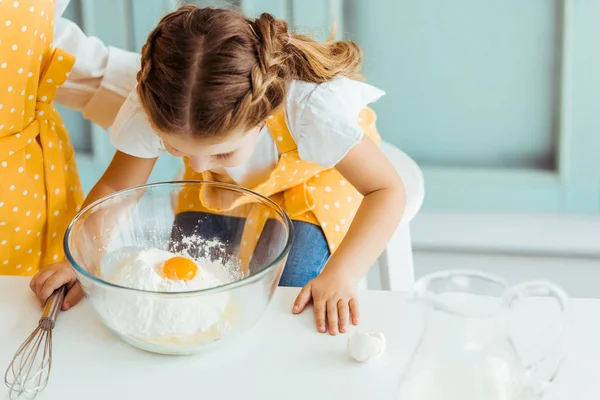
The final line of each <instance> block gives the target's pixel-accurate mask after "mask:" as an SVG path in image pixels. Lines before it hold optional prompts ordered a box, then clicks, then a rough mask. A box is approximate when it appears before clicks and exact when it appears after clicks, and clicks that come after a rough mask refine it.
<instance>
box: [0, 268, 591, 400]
mask: <svg viewBox="0 0 600 400" xmlns="http://www.w3.org/2000/svg"><path fill="white" fill-rule="evenodd" d="M295 294H296V290H293V289H278V290H277V293H276V295H275V297H274V299H273V302H272V304H271V306H270V308H269V310H268V312H267V313H266V315H265V316H264V318H263V319H262V320H261V321H260V322H259V323H258V324H257V325H256V326H255V327H254V328H253V329H252V330H251V331H249V332H248V333H247V334H246V335H243V336H242V337H240V338H238V339H237V340H235V341H232V342H230V343H229V345H228V346H224V347H222V348H218V349H215V350H213V351H211V352H207V353H204V354H200V355H196V356H188V357H174V356H158V355H154V354H150V353H145V352H142V351H140V350H137V349H135V348H132V347H130V346H128V345H127V344H125V343H123V342H121V341H120V340H119V339H118V338H117V337H116V336H114V335H113V334H112V333H111V332H109V331H108V330H107V329H106V328H104V326H103V325H102V324H101V323H100V322H99V320H98V319H96V317H95V315H94V314H93V312H92V310H91V309H90V307H89V306H88V304H87V303H86V302H83V303H82V304H79V305H78V306H77V307H75V308H74V309H72V310H71V311H69V312H66V313H62V314H61V315H60V316H59V320H58V323H57V327H56V329H55V336H54V337H55V342H54V359H53V369H52V375H51V378H50V383H49V385H48V387H47V389H46V391H45V392H43V393H42V394H41V395H40V396H39V399H41V400H71V399H73V400H79V399H81V398H85V399H87V400H96V399H97V400H106V399H108V398H109V397H114V398H117V399H146V400H153V399H157V400H159V399H160V400H165V399H191V398H194V399H237V398H245V399H255V398H256V399H258V398H260V399H277V400H281V399H299V400H307V399H310V400H312V399H344V400H354V399H357V400H358V399H377V400H385V399H395V395H396V393H397V388H398V384H399V374H400V372H401V370H402V367H403V365H404V364H405V362H406V360H407V359H408V356H409V354H410V351H411V349H412V346H413V343H414V342H415V340H416V338H417V337H418V335H419V326H418V325H419V324H420V322H419V318H418V315H419V314H420V312H418V310H417V309H416V308H414V307H408V306H407V305H406V304H405V302H404V300H403V295H402V294H401V293H398V292H365V293H363V294H362V295H361V306H362V324H361V326H362V327H364V328H373V329H378V330H380V331H382V332H383V333H384V334H385V335H386V337H387V339H388V348H387V351H386V353H385V354H384V355H383V356H382V357H381V358H379V359H378V360H376V361H374V362H372V363H369V364H359V363H355V362H353V361H351V360H350V359H349V358H348V356H347V355H346V341H347V336H346V335H342V336H338V337H331V336H329V335H324V334H319V333H317V332H316V331H315V329H314V326H313V320H312V311H311V310H308V311H309V312H306V313H304V314H303V315H301V316H293V315H292V314H291V313H290V312H289V310H290V308H291V305H292V302H293V299H294V295H295ZM572 306H573V328H572V333H571V335H572V337H573V338H574V340H573V341H572V345H571V348H570V351H569V358H568V362H567V364H566V365H565V367H564V368H563V371H562V372H561V374H560V375H559V378H558V379H557V381H556V383H555V384H554V386H552V387H551V388H550V390H549V392H548V395H547V396H546V399H548V400H567V399H573V400H580V399H586V398H587V399H592V398H594V399H597V398H599V397H600V379H599V378H598V376H599V375H598V369H597V365H598V364H597V361H598V360H599V359H600V322H599V321H600V300H590V299H574V300H573V301H572ZM39 313H40V308H39V305H38V304H37V302H36V301H35V299H34V298H33V294H32V293H31V292H30V290H29V288H28V278H15V277H0V344H1V345H0V367H1V370H2V374H3V373H4V369H5V368H6V367H5V366H6V365H7V364H8V362H9V360H10V359H11V358H12V355H13V353H14V351H15V350H16V348H17V347H18V346H19V344H20V343H21V342H22V341H23V339H24V338H25V337H26V336H27V335H28V334H29V332H30V331H31V330H32V329H33V328H34V327H35V325H36V323H37V319H38V318H39ZM6 392H7V390H6V389H5V388H4V387H3V386H2V388H1V389H0V399H4V398H5V396H6V394H5V393H6ZM242 396H243V397H242Z"/></svg>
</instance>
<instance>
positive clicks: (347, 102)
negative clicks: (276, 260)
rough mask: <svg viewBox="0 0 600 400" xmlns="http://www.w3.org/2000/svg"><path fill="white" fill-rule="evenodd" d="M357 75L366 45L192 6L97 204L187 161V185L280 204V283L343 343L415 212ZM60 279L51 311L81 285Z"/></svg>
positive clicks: (164, 41) (180, 15)
mask: <svg viewBox="0 0 600 400" xmlns="http://www.w3.org/2000/svg"><path fill="white" fill-rule="evenodd" d="M360 64H361V53H360V49H359V48H358V47H357V46H356V44H354V43H352V42H348V43H346V42H333V41H329V42H325V43H317V42H315V41H313V40H311V39H309V38H308V37H306V36H303V35H298V34H295V33H293V32H288V26H287V23H286V22H284V21H281V20H276V19H274V18H273V17H272V16H271V15H268V14H263V15H261V16H260V17H259V18H257V19H248V18H245V17H244V16H242V15H241V14H239V13H237V12H234V11H229V10H220V9H211V8H199V7H196V6H192V5H186V6H183V7H181V8H180V9H179V10H177V11H175V12H172V13H170V14H168V15H167V16H165V17H164V18H163V19H162V21H161V22H160V23H159V24H158V26H157V27H156V28H155V29H154V31H153V32H152V33H151V34H150V36H149V37H148V41H147V42H146V44H145V46H144V47H143V49H142V68H141V71H140V72H139V74H138V86H137V90H136V91H134V92H132V93H131V94H130V97H129V98H128V100H127V101H126V103H125V105H124V106H123V108H122V109H121V111H120V113H119V115H118V116H117V119H116V121H115V125H114V126H113V129H112V132H111V140H112V142H113V144H114V145H115V146H116V147H117V149H118V152H117V154H116V155H115V158H114V159H113V161H112V163H111V165H110V166H109V167H108V170H107V171H106V173H105V174H104V176H103V177H102V179H101V180H100V181H99V182H98V184H97V185H96V186H95V188H94V189H93V191H92V192H91V193H90V196H89V198H88V199H87V202H88V203H89V202H91V201H92V200H95V199H98V198H99V197H101V196H104V195H108V194H110V193H113V192H115V191H118V190H122V189H126V188H129V187H131V186H135V185H139V184H143V183H145V182H146V180H147V179H148V176H149V174H150V172H151V170H152V168H153V166H154V163H155V161H156V158H157V157H158V156H159V155H161V154H162V153H164V152H165V151H166V152H169V153H171V154H172V155H174V156H177V157H183V158H184V159H185V161H186V170H185V174H184V179H185V180H198V179H204V180H217V181H225V182H234V183H237V184H240V185H242V186H245V187H247V188H250V189H252V190H255V191H257V192H259V193H261V194H264V195H266V196H269V197H271V198H272V199H275V200H276V201H277V202H278V203H279V204H281V205H282V206H283V207H284V209H285V210H286V211H287V212H288V214H289V215H290V217H291V218H292V219H293V222H294V230H295V239H294V242H293V245H292V250H291V253H290V255H289V257H288V261H287V264H286V267H285V270H284V272H283V276H282V278H281V284H282V285H288V286H303V289H302V291H301V292H300V294H299V295H298V297H297V299H296V302H295V304H294V306H293V312H294V313H300V312H302V311H303V309H304V308H305V307H306V305H307V304H308V303H309V302H310V300H312V302H313V305H314V314H315V321H316V325H317V329H318V330H319V332H327V330H329V332H330V333H331V334H332V335H335V334H337V333H338V332H346V331H347V329H348V324H349V323H350V322H352V323H353V324H358V322H359V309H358V303H357V300H356V288H357V284H358V282H359V281H360V280H361V278H362V277H363V276H364V275H365V274H366V272H367V271H368V269H369V267H370V266H371V265H372V264H373V262H374V261H375V260H376V258H377V257H378V255H379V254H380V252H381V251H382V250H383V249H384V247H385V245H386V243H387V241H388V240H389V238H390V237H391V235H392V234H393V232H394V230H395V229H396V227H397V225H398V223H399V221H400V218H401V216H402V213H403V210H404V204H405V198H404V196H405V195H404V188H403V185H402V182H401V180H400V178H399V177H398V175H397V174H396V171H395V170H394V168H393V167H392V166H391V165H390V163H389V162H388V161H387V159H386V158H385V156H384V155H383V154H382V152H381V151H380V149H379V148H378V146H377V145H376V141H377V140H378V139H379V138H378V135H377V132H376V131H375V128H374V123H375V116H374V113H373V112H372V111H371V110H370V109H368V108H366V106H367V104H368V103H370V102H373V101H375V100H377V99H378V98H379V97H380V96H381V95H383V92H382V91H380V90H378V89H376V88H374V87H372V86H369V85H367V84H364V83H361V82H359V81H358V80H356V79H358V78H360V73H359V67H360ZM365 133H366V134H365ZM274 171H276V172H275V173H273V172H274ZM363 196H364V197H363ZM282 199H283V200H282ZM361 200H362V202H361ZM180 217H182V218H183V217H185V214H183V215H178V218H180ZM177 223H178V221H177V220H176V224H177ZM179 223H184V222H183V221H181V220H180V221H179ZM53 272H54V282H52V284H47V285H46V290H45V291H44V290H41V289H39V288H41V287H43V286H44V282H45V279H44V277H39V278H38V279H36V282H35V283H34V285H33V286H34V291H36V293H37V294H38V296H39V297H40V298H41V299H42V300H43V299H44V298H46V297H47V296H48V295H49V294H50V293H51V289H52V290H53V289H55V288H56V287H58V286H60V285H61V284H64V283H67V282H73V280H74V275H73V272H72V271H71V270H70V268H68V266H65V265H63V266H57V267H56V269H55V270H54V271H53Z"/></svg>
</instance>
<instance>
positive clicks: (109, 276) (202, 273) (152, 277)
mask: <svg viewBox="0 0 600 400" xmlns="http://www.w3.org/2000/svg"><path fill="white" fill-rule="evenodd" d="M169 263H170V264H169ZM222 270H223V268H222V265H220V263H219V262H215V263H211V262H210V261H207V260H192V259H191V258H189V257H185V256H180V255H176V254H174V253H171V252H169V251H166V250H160V249H156V248H146V249H139V248H126V249H121V250H120V251H119V252H118V253H116V254H112V255H109V256H107V257H106V259H105V260H104V261H103V265H102V271H103V278H104V279H105V280H106V281H107V282H111V283H113V284H116V285H119V286H125V287H129V288H133V289H141V290H149V291H156V292H165V293H168V292H190V291H197V290H202V289H208V288H211V287H215V286H220V285H223V284H226V283H228V282H229V281H230V280H229V279H227V274H219V271H222ZM178 274H179V275H178ZM180 275H182V276H184V279H179V278H178V277H179V276H180ZM219 275H220V276H219ZM174 277H175V279H173V278H174ZM170 278H171V279H170ZM231 303H232V301H231V296H230V294H229V293H226V292H219V293H214V294H206V295H202V294H185V293H182V294H161V293H157V294H153V293H147V292H137V291H125V290H118V289H114V290H110V291H107V292H106V293H105V296H104V299H103V301H102V302H101V303H100V304H98V305H97V306H98V307H97V309H98V312H99V314H100V315H101V317H102V318H103V319H104V320H105V322H106V323H107V325H108V326H109V327H111V329H113V330H115V331H117V332H118V333H120V334H124V335H131V336H135V337H138V338H144V339H146V340H148V339H155V340H154V341H157V342H158V341H161V340H162V339H161V338H163V339H168V340H171V341H173V340H174V341H177V342H187V341H190V340H195V339H199V338H203V337H204V338H206V339H210V338H212V339H214V336H215V335H216V336H217V337H218V336H220V334H219V332H221V331H224V330H228V326H229V322H230V319H231V318H230V317H231V312H230V309H231ZM228 310H229V311H228ZM209 332H212V333H211V334H210V335H208V336H210V337H207V333H209Z"/></svg>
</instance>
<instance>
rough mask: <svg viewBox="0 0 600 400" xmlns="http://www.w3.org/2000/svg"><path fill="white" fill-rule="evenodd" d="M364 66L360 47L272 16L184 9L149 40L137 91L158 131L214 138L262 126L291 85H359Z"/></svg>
mask: <svg viewBox="0 0 600 400" xmlns="http://www.w3.org/2000/svg"><path fill="white" fill-rule="evenodd" d="M360 64H361V51H360V48H359V47H358V46H357V45H356V44H355V43H353V42H341V41H327V42H323V43H318V42H316V41H314V40H312V39H310V38H309V37H307V36H304V35H298V34H295V33H292V32H289V31H288V24H287V23H286V22H285V21H283V20H278V19H275V18H274V17H273V16H272V15H270V14H262V15H260V16H259V17H258V18H256V19H250V18H246V17H244V16H243V15H242V14H241V13H239V12H237V11H232V10H223V9H214V8H201V7H197V6H194V5H185V6H182V7H181V8H179V9H178V10H176V11H174V12H172V13H170V14H168V15H166V16H165V17H164V18H163V19H162V20H161V21H160V22H159V24H158V26H157V27H156V28H155V29H154V30H153V31H152V32H151V33H150V35H149V36H148V40H147V41H146V44H145V45H144V46H143V48H142V55H141V69H140V71H139V72H138V75H137V81H138V87H137V91H138V95H139V98H140V102H141V104H142V107H143V108H144V110H145V112H146V114H147V115H148V118H149V120H150V122H151V123H152V125H153V126H154V128H155V129H157V130H159V131H160V132H163V133H165V134H184V135H190V136H193V137H195V138H209V139H214V138H215V137H221V136H224V135H228V134H231V133H233V132H238V131H245V130H250V129H252V128H254V127H256V126H258V125H259V124H261V123H262V122H264V121H265V119H266V118H267V117H268V116H269V115H271V114H272V113H273V112H274V111H275V110H276V109H277V108H278V107H280V106H281V105H282V104H283V102H284V100H285V93H286V83H287V82H288V81H289V80H293V79H298V80H303V81H308V82H314V83H323V82H325V81H328V80H331V79H333V78H335V77H337V76H347V77H350V78H353V79H360V78H361V75H360Z"/></svg>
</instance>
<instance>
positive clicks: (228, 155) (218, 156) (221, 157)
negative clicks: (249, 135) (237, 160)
mask: <svg viewBox="0 0 600 400" xmlns="http://www.w3.org/2000/svg"><path fill="white" fill-rule="evenodd" d="M216 157H217V160H227V159H228V158H229V157H231V153H227V154H217V155H216Z"/></svg>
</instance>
